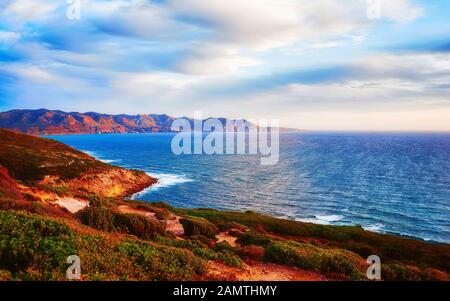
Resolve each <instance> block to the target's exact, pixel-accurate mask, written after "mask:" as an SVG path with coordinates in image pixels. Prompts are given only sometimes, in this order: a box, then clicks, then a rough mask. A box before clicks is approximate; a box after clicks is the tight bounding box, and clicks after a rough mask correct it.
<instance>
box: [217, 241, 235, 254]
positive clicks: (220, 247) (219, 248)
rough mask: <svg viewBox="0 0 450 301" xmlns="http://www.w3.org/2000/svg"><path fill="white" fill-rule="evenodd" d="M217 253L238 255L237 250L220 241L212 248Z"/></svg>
mask: <svg viewBox="0 0 450 301" xmlns="http://www.w3.org/2000/svg"><path fill="white" fill-rule="evenodd" d="M214 250H215V251H217V252H229V253H238V250H237V249H236V248H235V247H233V246H232V245H230V244H229V243H228V242H226V241H221V242H219V243H217V244H216V245H215V246H214Z"/></svg>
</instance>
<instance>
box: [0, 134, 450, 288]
mask: <svg viewBox="0 0 450 301" xmlns="http://www.w3.org/2000/svg"><path fill="white" fill-rule="evenodd" d="M155 181H156V180H155V179H153V178H151V177H150V176H148V175H146V174H145V173H143V172H141V171H134V170H127V169H123V168H120V167H115V166H111V165H108V164H105V163H102V162H99V161H97V160H95V159H94V158H92V157H90V156H88V155H86V154H84V153H82V152H79V151H77V150H75V149H73V148H71V147H68V146H66V145H64V144H61V143H59V142H56V141H53V140H49V139H42V138H37V137H33V136H28V135H24V134H19V133H15V132H11V131H9V130H3V129H0V280H67V279H66V276H65V275H66V274H65V272H66V269H67V267H68V265H67V264H66V259H67V257H68V256H70V255H78V256H79V257H80V258H81V262H82V267H81V268H82V277H81V280H86V281H91V280H297V281H300V280H319V281H322V280H365V279H366V278H365V275H366V269H367V266H368V265H367V263H366V259H365V258H367V256H369V255H372V254H376V255H379V256H380V257H381V259H382V263H383V265H382V277H383V279H384V280H448V273H449V272H450V245H447V244H432V243H426V242H424V241H420V240H414V239H407V238H402V237H397V236H393V235H383V234H378V233H373V232H368V231H365V230H364V229H362V228H361V227H338V226H323V225H314V224H308V223H302V222H296V221H290V220H283V219H277V218H273V217H270V216H265V215H262V214H259V213H255V212H251V211H247V212H224V211H219V210H213V209H179V208H173V207H171V206H170V205H168V204H166V203H162V202H160V203H146V202H141V201H130V200H127V199H126V196H127V195H129V194H130V193H132V191H136V190H138V189H143V188H144V187H147V186H149V185H151V184H153V183H154V182H155Z"/></svg>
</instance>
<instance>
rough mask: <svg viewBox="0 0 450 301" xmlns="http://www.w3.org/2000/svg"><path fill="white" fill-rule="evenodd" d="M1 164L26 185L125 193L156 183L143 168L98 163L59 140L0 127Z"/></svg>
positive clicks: (99, 192) (123, 194)
mask: <svg viewBox="0 0 450 301" xmlns="http://www.w3.org/2000/svg"><path fill="white" fill-rule="evenodd" d="M0 166H3V167H4V168H6V169H7V171H8V172H9V174H10V175H11V177H13V178H14V179H15V180H17V181H20V182H21V183H23V184H25V185H29V186H37V185H39V184H40V185H47V186H53V187H60V188H62V187H64V188H67V189H68V190H72V191H73V192H75V191H77V190H78V192H80V190H81V191H90V192H95V193H96V194H98V195H103V196H111V197H115V196H119V197H121V196H126V195H129V194H132V193H134V192H137V191H140V190H141V189H143V188H145V187H147V186H150V185H151V184H153V183H155V179H153V178H151V177H150V176H148V175H147V174H145V173H144V172H142V171H137V170H127V169H124V168H119V167H115V166H112V165H109V164H106V163H103V162H100V161H98V160H96V159H94V158H93V157H91V156H89V155H87V154H85V153H83V152H80V151H77V150H75V149H73V148H71V147H69V146H67V145H64V144H62V143H60V142H57V141H54V140H50V139H44V138H38V137H34V136H29V135H24V134H20V133H17V132H13V131H9V130H5V129H0Z"/></svg>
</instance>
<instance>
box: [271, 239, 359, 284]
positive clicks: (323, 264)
mask: <svg viewBox="0 0 450 301" xmlns="http://www.w3.org/2000/svg"><path fill="white" fill-rule="evenodd" d="M265 260H266V261H269V262H274V263H279V264H284V265H289V266H296V267H299V268H302V269H306V270H317V271H320V272H322V273H328V274H342V275H346V276H348V277H350V278H351V279H359V278H360V277H361V275H362V273H361V270H362V268H363V264H362V258H360V257H359V256H358V255H356V254H354V253H351V252H349V251H346V250H340V249H324V248H319V247H316V246H313V245H310V244H303V243H298V242H293V241H275V242H272V243H270V244H269V245H268V246H267V247H266V250H265Z"/></svg>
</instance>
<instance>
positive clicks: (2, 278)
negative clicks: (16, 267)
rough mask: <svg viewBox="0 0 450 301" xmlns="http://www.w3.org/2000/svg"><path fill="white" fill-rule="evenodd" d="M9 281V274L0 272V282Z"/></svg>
mask: <svg viewBox="0 0 450 301" xmlns="http://www.w3.org/2000/svg"><path fill="white" fill-rule="evenodd" d="M10 280H12V275H11V272H10V271H5V270H0V281H10Z"/></svg>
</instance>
